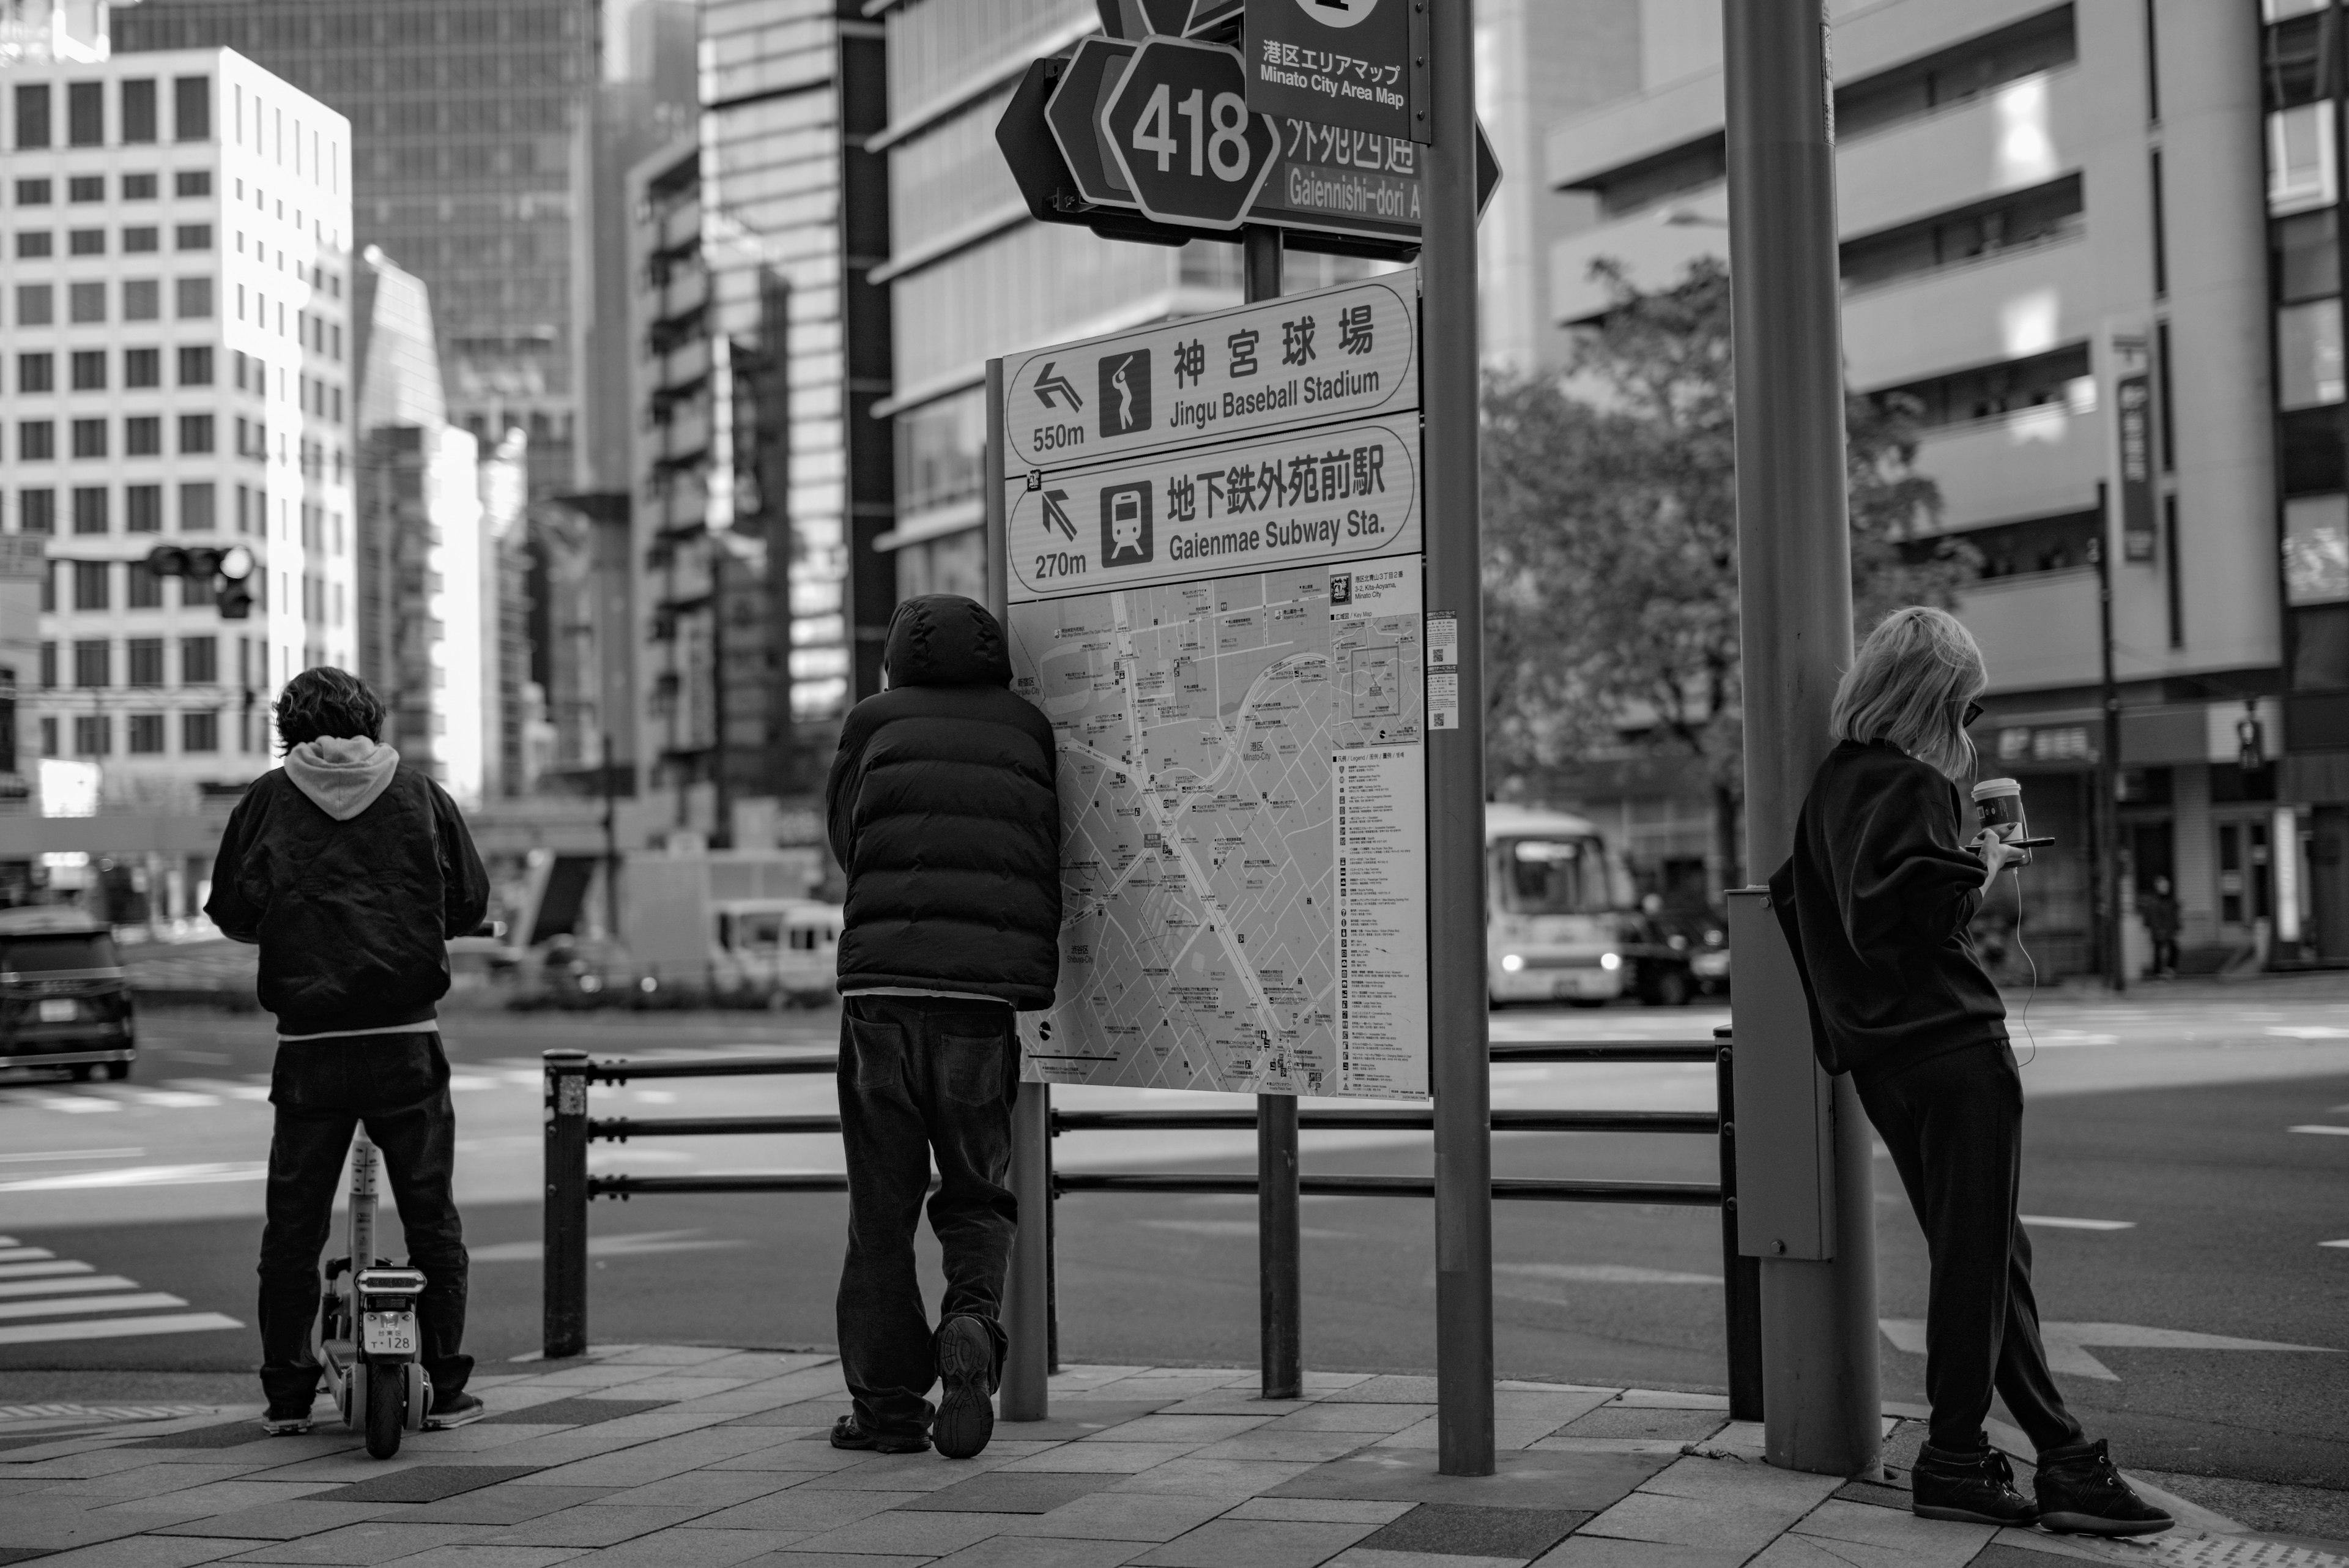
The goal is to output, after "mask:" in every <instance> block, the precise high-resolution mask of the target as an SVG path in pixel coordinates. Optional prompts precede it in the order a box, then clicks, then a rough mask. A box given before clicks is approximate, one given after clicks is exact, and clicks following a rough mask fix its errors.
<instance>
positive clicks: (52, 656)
mask: <svg viewBox="0 0 2349 1568" xmlns="http://www.w3.org/2000/svg"><path fill="white" fill-rule="evenodd" d="M43 608H44V609H46V608H47V606H46V605H44V606H43ZM41 690H42V691H56V690H57V644H56V643H54V642H45V643H43V644H41Z"/></svg>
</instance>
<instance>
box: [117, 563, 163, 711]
mask: <svg viewBox="0 0 2349 1568" xmlns="http://www.w3.org/2000/svg"><path fill="white" fill-rule="evenodd" d="M157 580H158V581H160V580H161V579H160V578H159V579H157ZM123 648H124V650H125V651H126V652H128V653H129V656H130V659H129V663H130V684H131V685H133V686H160V685H161V684H163V639H161V638H160V637H134V638H132V639H129V641H128V642H126V643H125V644H124V645H123Z"/></svg>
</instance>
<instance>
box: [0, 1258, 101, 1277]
mask: <svg viewBox="0 0 2349 1568" xmlns="http://www.w3.org/2000/svg"><path fill="white" fill-rule="evenodd" d="M96 1272H98V1271H97V1270H95V1269H93V1268H91V1267H90V1266H89V1265H88V1263H77V1262H72V1261H70V1260H60V1261H58V1262H54V1263H0V1280H30V1279H36V1278H43V1277H46V1276H47V1275H50V1274H94V1273H96Z"/></svg>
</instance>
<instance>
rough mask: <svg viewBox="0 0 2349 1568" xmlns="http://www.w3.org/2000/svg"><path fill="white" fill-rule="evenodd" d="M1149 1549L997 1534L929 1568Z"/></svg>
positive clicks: (1081, 1558) (1108, 1557)
mask: <svg viewBox="0 0 2349 1568" xmlns="http://www.w3.org/2000/svg"><path fill="white" fill-rule="evenodd" d="M1149 1550H1150V1547H1149V1545H1148V1544H1147V1543H1146V1542H1139V1541H1050V1540H1046V1539H1044V1538H1042V1537H1040V1536H1034V1535H1023V1536H1019V1537H1012V1536H1008V1535H998V1536H992V1537H990V1538H989V1539H988V1540H985V1541H982V1542H978V1544H976V1545H973V1546H966V1547H964V1548H963V1549H962V1550H961V1551H959V1552H955V1553H953V1554H952V1555H950V1556H946V1557H941V1558H939V1559H938V1560H937V1561H936V1563H932V1564H931V1565H930V1568H1117V1565H1118V1564H1120V1563H1130V1562H1132V1561H1133V1559H1134V1558H1136V1557H1139V1556H1140V1555H1142V1553H1143V1552H1147V1551H1149ZM597 1568H602V1564H600V1563H599V1564H597ZM786 1568H788V1565H786Z"/></svg>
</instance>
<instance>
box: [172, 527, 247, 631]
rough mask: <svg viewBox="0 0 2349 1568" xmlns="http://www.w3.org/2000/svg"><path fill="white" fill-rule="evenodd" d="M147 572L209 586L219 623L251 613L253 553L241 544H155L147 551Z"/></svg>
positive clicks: (243, 617)
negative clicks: (218, 612) (250, 584)
mask: <svg viewBox="0 0 2349 1568" xmlns="http://www.w3.org/2000/svg"><path fill="white" fill-rule="evenodd" d="M147 569H148V570H149V571H150V572H152V573H154V574H155V575H156V576H159V577H184V578H186V579H187V580H188V581H189V582H191V583H210V584H212V603H213V605H214V606H216V607H218V608H219V610H220V614H221V618H222V620H243V619H245V618H248V617H250V616H251V615H252V614H253V590H252V589H250V588H248V587H245V586H244V584H245V579H246V578H248V577H250V576H253V552H252V551H251V550H249V549H247V548H245V547H244V546H243V545H226V546H222V545H156V546H155V547H154V548H153V549H151V550H150V551H148V552H147Z"/></svg>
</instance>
